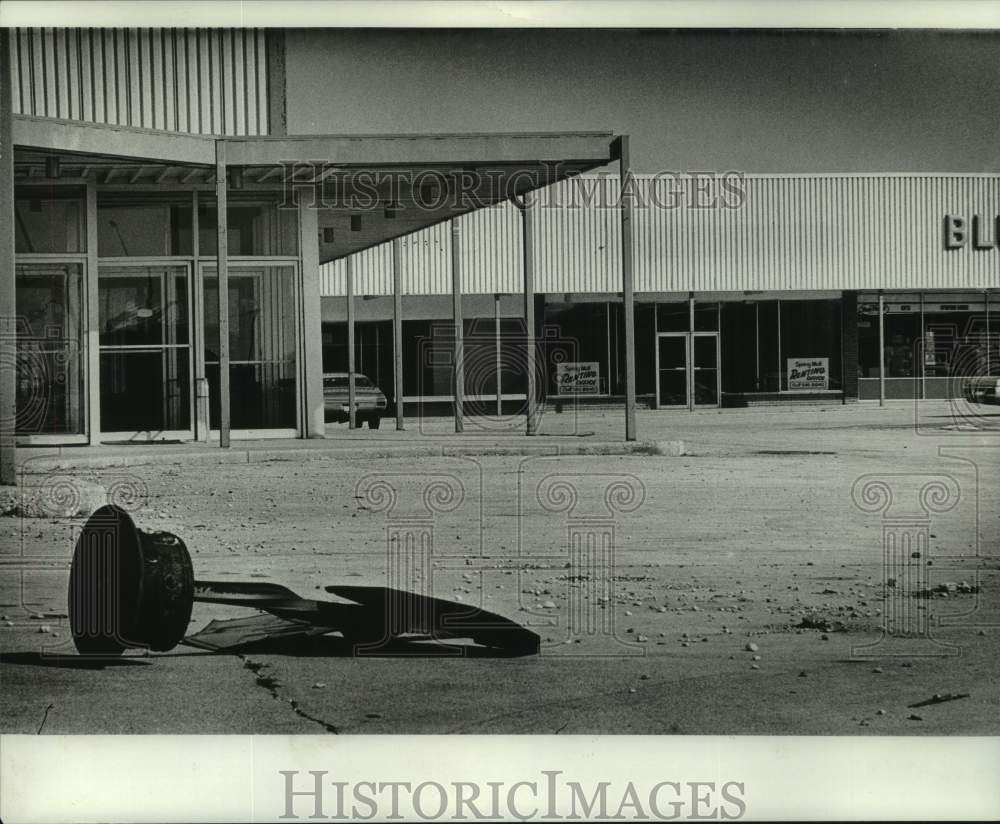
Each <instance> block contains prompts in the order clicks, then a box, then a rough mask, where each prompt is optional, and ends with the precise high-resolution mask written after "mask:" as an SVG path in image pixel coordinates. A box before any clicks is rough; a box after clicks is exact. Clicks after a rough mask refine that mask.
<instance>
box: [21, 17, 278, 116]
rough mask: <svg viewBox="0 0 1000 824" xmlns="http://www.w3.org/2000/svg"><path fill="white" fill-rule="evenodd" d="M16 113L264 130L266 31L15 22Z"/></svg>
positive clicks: (266, 82) (266, 64)
mask: <svg viewBox="0 0 1000 824" xmlns="http://www.w3.org/2000/svg"><path fill="white" fill-rule="evenodd" d="M10 37H11V52H12V67H11V68H12V76H13V108H14V113H15V114H21V115H32V116H35V117H51V118H61V119H66V120H84V121H89V122H93V123H108V124H113V125H121V126H134V127H138V128H147V129H163V130H167V131H176V132H189V133H195V134H219V135H262V134H268V131H269V130H268V105H269V90H268V71H267V66H268V60H267V57H268V40H267V37H266V35H265V33H264V32H262V31H257V30H254V29H59V28H45V29H11V30H10Z"/></svg>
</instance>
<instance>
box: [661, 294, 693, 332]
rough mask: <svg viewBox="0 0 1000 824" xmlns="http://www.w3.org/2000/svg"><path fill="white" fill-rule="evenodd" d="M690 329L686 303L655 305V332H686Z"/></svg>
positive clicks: (688, 309)
mask: <svg viewBox="0 0 1000 824" xmlns="http://www.w3.org/2000/svg"><path fill="white" fill-rule="evenodd" d="M690 329H691V309H690V306H689V304H688V302H687V301H683V302H677V303H658V304H656V331H657V332H688V331H690Z"/></svg>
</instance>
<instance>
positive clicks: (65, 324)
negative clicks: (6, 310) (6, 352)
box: [15, 263, 84, 434]
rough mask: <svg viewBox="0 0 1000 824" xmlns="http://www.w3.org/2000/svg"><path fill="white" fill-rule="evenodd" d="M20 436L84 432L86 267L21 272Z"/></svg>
mask: <svg viewBox="0 0 1000 824" xmlns="http://www.w3.org/2000/svg"><path fill="white" fill-rule="evenodd" d="M15 273H16V275H15V287H16V292H17V312H18V319H17V325H16V334H17V392H16V400H17V431H18V433H23V434H42V433H57V434H78V433H82V432H83V431H84V426H83V421H84V397H83V373H84V362H83V352H82V347H81V339H80V332H81V323H80V320H81V318H82V317H83V313H82V309H81V299H82V298H81V285H82V277H81V267H80V266H79V264H74V263H30V264H19V265H18V266H17V267H16V269H15Z"/></svg>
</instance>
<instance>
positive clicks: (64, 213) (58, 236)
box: [14, 189, 87, 254]
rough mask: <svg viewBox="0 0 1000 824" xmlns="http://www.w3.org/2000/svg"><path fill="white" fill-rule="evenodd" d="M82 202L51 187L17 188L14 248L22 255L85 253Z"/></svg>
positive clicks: (76, 197) (77, 196)
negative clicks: (41, 188)
mask: <svg viewBox="0 0 1000 824" xmlns="http://www.w3.org/2000/svg"><path fill="white" fill-rule="evenodd" d="M83 215H84V208H83V201H82V199H81V198H80V196H79V195H75V194H74V195H69V194H67V195H58V196H57V195H53V194H52V192H51V190H33V189H25V190H18V191H17V193H16V194H15V197H14V250H15V251H16V252H20V253H23V254H30V253H39V254H41V253H46V254H63V253H67V252H85V251H86V250H87V242H86V232H85V231H84V223H83Z"/></svg>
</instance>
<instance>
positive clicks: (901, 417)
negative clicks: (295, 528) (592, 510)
mask: <svg viewBox="0 0 1000 824" xmlns="http://www.w3.org/2000/svg"><path fill="white" fill-rule="evenodd" d="M963 413H964V414H963ZM637 429H638V433H639V436H640V439H639V440H637V441H632V442H627V441H625V415H624V410H623V409H614V408H601V409H593V408H590V409H586V408H584V409H577V410H569V411H567V412H563V413H556V412H554V411H552V410H547V411H546V412H545V414H543V415H542V416H541V420H540V426H539V434H538V435H535V436H532V437H528V436H526V435H525V434H524V431H525V420H524V418H523V417H507V418H502V419H496V418H475V417H470V418H467V419H466V421H465V431H464V432H463V433H462V434H456V433H455V431H454V420H453V419H452V418H450V417H433V418H432V417H425V418H407V420H406V429H405V430H403V431H397V430H396V429H395V426H394V420H393V419H391V418H387V419H385V420H384V421H383V423H382V428H380V429H377V430H372V429H368V428H367V427H365V428H359V429H354V430H350V429H348V428H347V426H346V425H344V424H328V425H327V427H326V438H323V439H315V440H305V439H295V438H284V439H263V440H234V441H233V442H232V445H231V447H230V448H229V449H221V448H220V447H219V446H218V443H217V442H213V443H208V444H205V443H155V442H147V441H135V442H130V443H102V444H97V445H94V446H63V447H43V446H34V447H22V448H19V449H18V462H19V465H20V472H21V473H22V474H24V473H26V474H34V473H40V472H50V471H53V470H69V469H100V468H105V467H122V466H144V465H172V464H174V465H176V464H193V465H198V464H204V465H207V466H212V465H220V464H248V463H263V462H270V461H315V460H320V461H323V460H350V459H355V460H356V459H379V458H424V457H439V456H453V455H467V456H490V455H498V456H499V455H538V454H543V455H545V454H548V455H556V454H558V455H630V454H651V455H666V456H679V455H687V454H692V453H697V454H707V453H712V454H721V453H727V454H728V453H734V452H746V451H752V448H753V447H752V442H757V447H760V445H761V444H762V443H765V442H767V444H768V445H769V446H772V445H773V448H774V449H782V450H788V449H800V450H802V449H816V448H817V444H818V443H820V444H821V443H822V441H823V438H822V436H819V439H818V440H817V436H818V433H822V432H824V431H828V430H853V431H856V432H857V433H858V435H859V438H858V439H857V440H858V446H859V448H867V446H868V444H867V439H866V438H864V437H861V433H862V432H864V431H870V430H872V429H882V430H886V431H889V430H892V431H893V432H894V433H895V434H896V435H897V436H898V435H902V434H903V433H905V432H906V431H907V430H909V432H910V434H911V435H913V436H920V435H925V436H926V435H931V436H934V437H931V438H928V437H914V438H910V439H907V442H908V443H910V445H911V446H918V447H920V446H923V447H933V448H934V449H936V448H937V445H938V443H939V442H940V441H939V438H940V437H945V438H946V439H947V440H952V439H953V438H954V437H955V436H959V437H962V439H966V438H969V437H972V438H977V439H983V438H985V439H986V440H987V441H990V442H992V441H994V440H996V439H997V438H998V436H1000V410H997V409H996V408H995V407H987V408H982V409H977V410H974V415H972V416H969V414H968V410H963V409H958V408H956V406H955V404H954V402H948V401H925V402H921V403H920V404H919V407H915V406H914V404H913V403H912V402H897V403H892V404H888V405H886V406H885V407H879V406H878V405H876V404H871V403H858V404H848V405H843V404H830V405H829V406H809V407H790V406H785V407H759V408H750V409H724V410H723V409H706V410H697V411H694V412H688V411H686V410H649V409H642V410H639V411H638V413H637ZM841 443H842V446H844V447H846V446H849V445H850V443H851V439H846V440H842V442H841Z"/></svg>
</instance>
